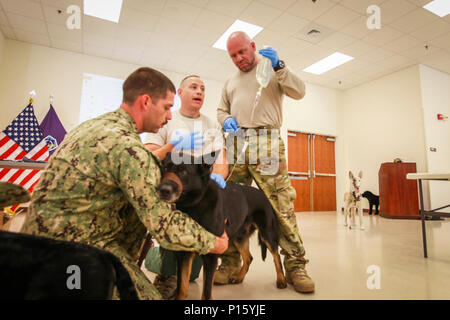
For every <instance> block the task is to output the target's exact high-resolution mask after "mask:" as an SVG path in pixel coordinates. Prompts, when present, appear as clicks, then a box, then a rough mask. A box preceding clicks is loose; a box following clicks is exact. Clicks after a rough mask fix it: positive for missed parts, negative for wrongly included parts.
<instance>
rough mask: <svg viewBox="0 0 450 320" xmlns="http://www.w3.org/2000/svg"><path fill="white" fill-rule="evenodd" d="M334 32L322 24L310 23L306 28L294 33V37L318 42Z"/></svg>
mask: <svg viewBox="0 0 450 320" xmlns="http://www.w3.org/2000/svg"><path fill="white" fill-rule="evenodd" d="M333 32H334V31H333V30H331V29H329V28H327V27H325V26H322V25H320V24H317V23H310V24H308V25H307V26H306V27H305V28H303V29H302V30H300V31H299V32H297V33H296V34H294V37H295V38H298V39H301V40H305V41H308V42H311V43H314V44H316V43H319V42H320V41H322V40H323V39H325V38H326V37H328V36H329V35H330V34H332V33H333Z"/></svg>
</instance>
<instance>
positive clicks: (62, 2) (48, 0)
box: [40, 0, 129, 13]
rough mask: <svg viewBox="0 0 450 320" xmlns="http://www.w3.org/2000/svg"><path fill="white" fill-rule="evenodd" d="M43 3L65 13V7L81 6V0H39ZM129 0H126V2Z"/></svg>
mask: <svg viewBox="0 0 450 320" xmlns="http://www.w3.org/2000/svg"><path fill="white" fill-rule="evenodd" d="M40 1H41V3H42V4H43V5H48V6H52V7H56V8H58V9H61V10H64V13H66V11H67V8H68V7H69V6H71V5H76V6H79V7H80V8H83V0H40ZM128 1H129V0H126V2H128Z"/></svg>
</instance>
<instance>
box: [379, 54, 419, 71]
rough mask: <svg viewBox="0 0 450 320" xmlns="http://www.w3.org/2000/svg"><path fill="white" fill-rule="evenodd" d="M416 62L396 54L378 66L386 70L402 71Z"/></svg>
mask: <svg viewBox="0 0 450 320" xmlns="http://www.w3.org/2000/svg"><path fill="white" fill-rule="evenodd" d="M415 63H416V62H415V61H414V60H412V59H410V58H407V57H404V56H401V55H398V54H395V55H392V56H390V57H389V58H387V59H383V60H380V61H378V62H377V63H376V64H377V65H379V66H382V67H383V68H386V69H397V70H399V69H402V68H404V67H406V66H408V65H412V64H415Z"/></svg>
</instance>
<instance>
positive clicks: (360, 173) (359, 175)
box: [358, 171, 363, 179]
mask: <svg viewBox="0 0 450 320" xmlns="http://www.w3.org/2000/svg"><path fill="white" fill-rule="evenodd" d="M362 176H363V175H362V171H360V172H359V174H358V177H359V178H360V179H362Z"/></svg>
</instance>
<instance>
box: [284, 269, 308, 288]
mask: <svg viewBox="0 0 450 320" xmlns="http://www.w3.org/2000/svg"><path fill="white" fill-rule="evenodd" d="M286 281H287V283H289V284H292V285H293V286H294V289H295V291H297V292H301V293H312V292H314V281H313V280H312V279H311V278H310V277H309V276H308V274H307V273H306V269H305V267H304V266H301V267H297V268H295V269H294V270H292V271H290V272H286Z"/></svg>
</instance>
